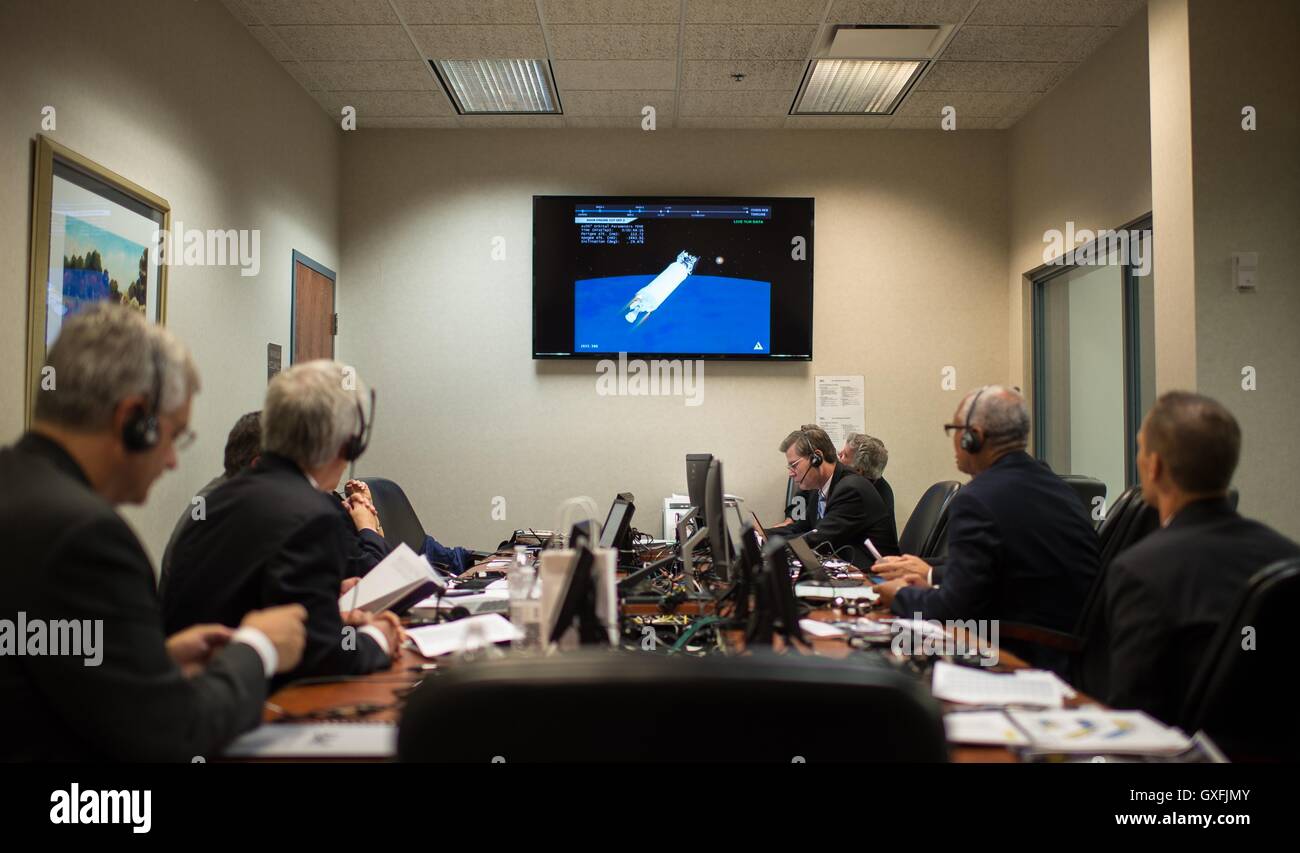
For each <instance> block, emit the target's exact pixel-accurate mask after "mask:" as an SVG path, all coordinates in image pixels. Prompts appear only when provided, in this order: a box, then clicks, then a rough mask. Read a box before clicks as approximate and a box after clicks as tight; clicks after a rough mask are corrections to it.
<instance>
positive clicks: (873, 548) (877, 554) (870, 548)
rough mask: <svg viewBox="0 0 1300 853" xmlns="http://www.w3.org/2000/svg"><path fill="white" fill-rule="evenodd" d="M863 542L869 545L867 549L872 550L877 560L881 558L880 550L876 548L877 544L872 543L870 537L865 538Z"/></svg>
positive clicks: (872, 554)
mask: <svg viewBox="0 0 1300 853" xmlns="http://www.w3.org/2000/svg"><path fill="white" fill-rule="evenodd" d="M862 544H864V545H866V546H867V550H868V551H870V552H871V556H873V557H875V558H876V559H877V560H879V559H880V552H879V551H877V550H876V546H875V545H872V544H871V540H870V539H866V540H864V541H863V543H862Z"/></svg>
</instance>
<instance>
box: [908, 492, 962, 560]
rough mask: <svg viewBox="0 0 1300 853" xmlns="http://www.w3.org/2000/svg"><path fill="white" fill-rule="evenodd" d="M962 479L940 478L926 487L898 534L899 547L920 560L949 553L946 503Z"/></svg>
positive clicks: (949, 501) (951, 497)
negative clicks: (939, 480)
mask: <svg viewBox="0 0 1300 853" xmlns="http://www.w3.org/2000/svg"><path fill="white" fill-rule="evenodd" d="M960 488H961V483H958V482H956V481H955V480H943V481H941V482H938V483H935V484H934V485H933V486H931V487H930V488H928V489H926V490H925V494H923V495H921V499H920V500H919V501H917V502H916V508H915V509H913V510H912V515H911V517H909V518H908V519H907V524H905V525H904V526H903V532H902V533H901V534H900V535H899V537H898V550H899V551H900V552H902V553H904V554H915V555H916V556H918V557H920V558H921V559H923V560H928V559H931V558H933V557H938V556H942V555H944V554H946V553H948V505H949V504H951V503H952V499H953V497H954V496H955V495H956V494H957V490H958V489H960Z"/></svg>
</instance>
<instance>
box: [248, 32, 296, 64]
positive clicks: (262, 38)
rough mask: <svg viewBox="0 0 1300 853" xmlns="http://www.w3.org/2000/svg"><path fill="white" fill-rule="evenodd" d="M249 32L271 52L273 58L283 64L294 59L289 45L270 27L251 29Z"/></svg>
mask: <svg viewBox="0 0 1300 853" xmlns="http://www.w3.org/2000/svg"><path fill="white" fill-rule="evenodd" d="M248 31H249V32H250V33H252V34H253V38H255V39H257V40H258V41H259V42H261V43H262V47H265V48H266V49H267V50H268V51H270V52H271V56H273V57H275V58H276V59H278V60H280V61H281V62H286V61H289V60H292V59H293V53H292V52H290V50H289V47H288V45H286V44H285V43H284V42H283V41H282V40H281V39H280V37H279V36H278V35H276V32H275V30H273V29H271V28H270V27H249V28H248Z"/></svg>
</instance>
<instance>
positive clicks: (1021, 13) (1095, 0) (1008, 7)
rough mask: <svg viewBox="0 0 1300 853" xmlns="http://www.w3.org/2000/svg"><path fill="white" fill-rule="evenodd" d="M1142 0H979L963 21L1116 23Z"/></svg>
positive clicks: (1142, 4) (1105, 24)
mask: <svg viewBox="0 0 1300 853" xmlns="http://www.w3.org/2000/svg"><path fill="white" fill-rule="evenodd" d="M1145 6H1146V0H1034V2H1032V3H1026V2H1024V0H982V2H981V3H980V4H979V5H978V6H976V7H975V12H974V14H972V15H971V16H970V19H969V20H968V21H967V23H970V24H1009V25H1017V24H1019V25H1027V24H1039V25H1072V26H1109V27H1117V26H1119V25H1120V24H1123V23H1124V22H1125V21H1127V20H1128V19H1129V17H1131V16H1132V15H1133V13H1134V12H1136V11H1137V10H1138V9H1141V8H1143V7H1145Z"/></svg>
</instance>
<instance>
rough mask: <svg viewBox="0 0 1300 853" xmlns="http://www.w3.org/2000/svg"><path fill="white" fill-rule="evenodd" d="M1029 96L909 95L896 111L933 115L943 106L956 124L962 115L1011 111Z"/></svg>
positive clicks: (917, 114)
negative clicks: (949, 109)
mask: <svg viewBox="0 0 1300 853" xmlns="http://www.w3.org/2000/svg"><path fill="white" fill-rule="evenodd" d="M1032 97H1033V95H1032V94H1030V93H1027V92H913V93H912V94H910V95H908V96H907V100H905V101H903V105H902V106H900V107H899V108H898V110H897V112H896V115H900V116H935V117H936V118H937V117H938V116H940V115H941V114H942V113H943V109H944V107H952V108H953V109H955V110H956V111H957V125H958V127H960V126H961V120H962V117H963V116H967V117H969V116H996V117H998V118H1001V117H1003V116H1005V115H1009V114H1011V113H1013V112H1015V111H1016V110H1017V109H1019V108H1020V107H1021V105H1023V104H1024V103H1025V102H1026V101H1027V100H1029V99H1030V98H1032Z"/></svg>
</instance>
